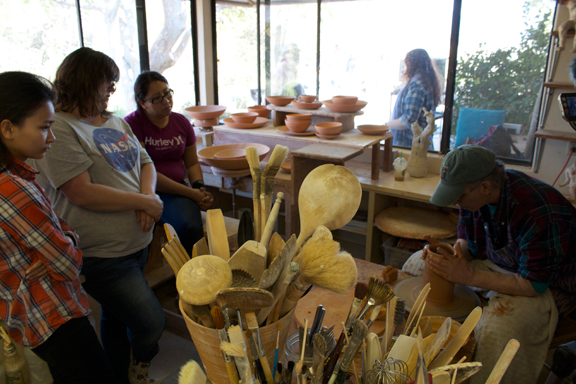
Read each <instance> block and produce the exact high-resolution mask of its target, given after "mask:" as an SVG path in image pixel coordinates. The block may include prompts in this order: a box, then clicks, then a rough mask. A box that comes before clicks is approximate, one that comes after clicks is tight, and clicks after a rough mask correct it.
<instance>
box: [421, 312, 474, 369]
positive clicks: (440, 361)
mask: <svg viewBox="0 0 576 384" xmlns="http://www.w3.org/2000/svg"><path fill="white" fill-rule="evenodd" d="M481 316H482V308H480V307H476V308H474V310H473V311H472V312H471V313H470V314H469V315H468V317H467V318H466V321H464V323H463V324H462V326H461V327H460V329H459V330H458V332H456V335H454V337H453V338H452V340H450V342H449V343H448V345H447V346H446V348H444V350H443V351H442V352H441V353H440V354H439V355H438V356H437V357H436V359H434V360H433V361H432V363H430V369H434V368H437V367H441V366H443V365H447V364H449V363H450V361H452V358H453V357H454V356H455V355H456V353H457V352H458V350H460V348H461V347H462V346H463V345H464V343H465V342H466V339H468V336H470V334H471V333H472V331H474V327H476V324H477V323H478V321H479V320H480V317H481Z"/></svg>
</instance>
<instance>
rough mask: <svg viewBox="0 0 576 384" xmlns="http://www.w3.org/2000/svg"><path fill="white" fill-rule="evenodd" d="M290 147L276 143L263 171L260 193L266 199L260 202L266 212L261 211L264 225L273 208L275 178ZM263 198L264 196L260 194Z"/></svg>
mask: <svg viewBox="0 0 576 384" xmlns="http://www.w3.org/2000/svg"><path fill="white" fill-rule="evenodd" d="M288 151H289V150H288V147H285V146H283V145H276V146H275V147H274V150H273V151H272V154H271V155H270V158H269V159H268V164H266V168H264V171H263V172H262V176H261V178H260V195H264V201H263V202H262V201H261V202H260V203H261V206H260V209H264V212H262V211H261V212H260V217H261V218H262V221H261V224H260V225H261V226H264V225H265V223H266V221H267V220H268V216H269V215H270V209H271V208H272V199H273V197H274V178H275V177H276V174H277V173H278V171H279V170H280V165H281V164H282V163H283V162H284V159H285V158H286V156H287V155H288ZM260 198H261V199H262V196H260Z"/></svg>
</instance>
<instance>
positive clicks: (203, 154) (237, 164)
mask: <svg viewBox="0 0 576 384" xmlns="http://www.w3.org/2000/svg"><path fill="white" fill-rule="evenodd" d="M248 147H255V148H256V151H257V152H258V158H259V159H260V161H262V160H264V158H265V157H266V155H267V154H268V152H270V147H268V146H267V145H264V144H258V143H237V144H226V145H213V146H211V147H206V148H202V149H201V150H199V151H198V159H200V161H201V162H203V163H204V164H208V165H210V166H212V167H216V168H220V169H228V170H235V169H248V168H249V165H248V160H246V157H243V158H239V159H217V158H216V157H214V155H215V154H216V153H218V152H220V151H223V150H227V149H244V150H245V149H246V148H248Z"/></svg>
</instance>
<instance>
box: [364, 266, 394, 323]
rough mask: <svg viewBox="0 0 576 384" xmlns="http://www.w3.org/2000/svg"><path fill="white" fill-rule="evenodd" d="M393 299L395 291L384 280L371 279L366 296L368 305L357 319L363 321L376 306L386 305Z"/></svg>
mask: <svg viewBox="0 0 576 384" xmlns="http://www.w3.org/2000/svg"><path fill="white" fill-rule="evenodd" d="M393 297H394V291H393V290H392V289H390V287H389V286H388V284H386V283H385V282H384V281H383V280H380V279H376V278H374V277H371V278H370V280H368V293H367V294H366V303H365V304H364V308H362V310H361V311H360V314H359V315H358V316H357V317H356V318H357V319H360V320H362V319H363V318H364V315H366V312H368V310H369V309H370V308H372V307H374V306H375V305H380V304H385V303H387V302H388V301H390V300H392V298H393Z"/></svg>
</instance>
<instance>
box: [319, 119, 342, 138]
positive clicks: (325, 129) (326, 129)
mask: <svg viewBox="0 0 576 384" xmlns="http://www.w3.org/2000/svg"><path fill="white" fill-rule="evenodd" d="M314 127H315V128H316V132H318V133H319V134H321V135H330V136H331V135H338V134H340V131H341V130H342V123H339V122H336V121H327V122H324V123H318V124H316V125H315V126H314Z"/></svg>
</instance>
